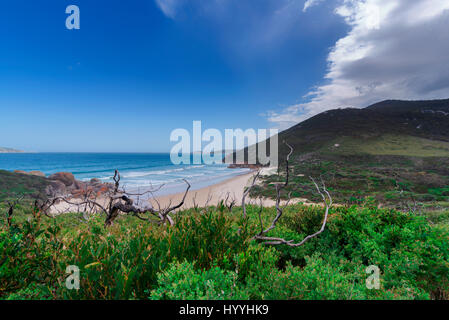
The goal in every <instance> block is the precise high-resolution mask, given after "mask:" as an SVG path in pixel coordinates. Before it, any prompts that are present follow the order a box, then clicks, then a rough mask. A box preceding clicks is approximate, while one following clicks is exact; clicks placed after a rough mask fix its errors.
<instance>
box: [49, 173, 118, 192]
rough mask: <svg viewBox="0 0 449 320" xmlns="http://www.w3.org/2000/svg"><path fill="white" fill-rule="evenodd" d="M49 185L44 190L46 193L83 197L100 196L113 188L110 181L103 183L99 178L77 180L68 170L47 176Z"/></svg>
mask: <svg viewBox="0 0 449 320" xmlns="http://www.w3.org/2000/svg"><path fill="white" fill-rule="evenodd" d="M48 180H49V181H50V185H49V186H48V187H47V189H46V192H47V194H48V195H52V196H59V197H72V198H84V197H85V196H86V195H89V196H90V197H101V196H104V195H105V194H107V193H108V192H109V191H111V190H112V189H113V188H114V185H113V184H112V183H103V182H102V181H101V180H99V179H92V180H90V181H89V182H85V181H79V180H76V179H75V176H74V175H73V174H72V173H69V172H58V173H55V174H52V175H51V176H49V177H48Z"/></svg>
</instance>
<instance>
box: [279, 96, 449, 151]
mask: <svg viewBox="0 0 449 320" xmlns="http://www.w3.org/2000/svg"><path fill="white" fill-rule="evenodd" d="M279 138H280V139H279V140H280V142H281V141H283V140H286V141H288V142H289V143H290V144H291V145H292V146H293V147H294V148H295V151H296V152H299V153H304V152H311V151H320V152H324V153H329V152H331V153H340V154H372V155H376V154H380V155H381V154H384V155H404V156H407V155H410V156H423V157H425V156H449V99H447V100H432V101H396V100H387V101H383V102H380V103H376V104H374V105H371V106H369V107H367V108H365V109H337V110H330V111H326V112H323V113H321V114H319V115H317V116H315V117H313V118H310V119H308V120H306V121H304V122H302V123H300V124H298V125H296V126H294V127H292V128H290V129H288V130H286V131H284V132H282V133H280V136H279ZM336 145H337V147H336ZM283 150H284V149H283ZM283 153H285V151H284V152H283Z"/></svg>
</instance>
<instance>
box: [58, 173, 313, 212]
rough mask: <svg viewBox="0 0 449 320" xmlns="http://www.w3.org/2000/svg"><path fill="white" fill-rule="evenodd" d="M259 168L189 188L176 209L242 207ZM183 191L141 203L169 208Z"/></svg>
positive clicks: (63, 206) (268, 202) (66, 208)
mask: <svg viewBox="0 0 449 320" xmlns="http://www.w3.org/2000/svg"><path fill="white" fill-rule="evenodd" d="M256 172H257V170H252V171H251V172H248V173H243V174H240V175H237V176H234V177H231V178H229V179H226V180H224V181H221V182H219V183H216V184H213V185H210V186H206V187H202V188H200V189H197V190H189V192H188V193H187V196H186V199H185V201H184V204H183V205H182V206H181V207H180V208H179V209H177V210H176V211H180V210H186V209H191V208H194V207H195V206H196V207H199V208H201V207H206V206H216V205H218V204H219V203H220V201H222V200H223V201H226V200H228V204H230V203H231V202H232V201H235V206H236V207H240V206H241V205H242V197H243V193H244V190H245V187H247V186H249V185H250V183H251V179H252V177H253V176H254V175H255V174H256ZM184 193H185V192H184V191H183V192H177V193H173V194H168V195H161V196H155V197H151V198H147V199H141V201H140V202H139V205H145V204H150V205H151V206H152V207H153V208H155V209H156V210H158V209H160V208H162V209H165V208H168V207H169V206H173V205H176V204H178V203H180V202H181V200H182V198H183V196H184ZM97 202H99V203H100V204H102V205H103V204H106V203H107V198H99V199H97ZM299 202H303V203H305V204H307V202H308V201H307V199H301V198H293V199H291V201H290V204H296V203H299ZM246 203H247V204H256V205H259V204H260V200H259V199H253V198H250V197H249V196H247V199H246ZM285 203H286V201H281V205H284V204H285ZM262 205H263V206H264V207H273V206H275V200H273V199H268V198H262ZM78 209H79V208H78V207H77V206H76V205H69V204H67V203H64V202H61V203H58V204H56V205H55V206H54V208H53V209H52V210H51V213H53V214H62V213H68V212H76V211H78Z"/></svg>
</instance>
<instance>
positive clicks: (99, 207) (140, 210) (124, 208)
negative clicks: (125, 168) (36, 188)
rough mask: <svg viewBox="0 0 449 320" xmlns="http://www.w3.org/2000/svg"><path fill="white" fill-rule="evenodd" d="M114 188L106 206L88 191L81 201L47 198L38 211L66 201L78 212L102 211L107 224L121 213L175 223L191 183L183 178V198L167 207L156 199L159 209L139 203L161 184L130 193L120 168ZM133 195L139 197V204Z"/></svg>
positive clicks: (37, 207) (110, 223)
mask: <svg viewBox="0 0 449 320" xmlns="http://www.w3.org/2000/svg"><path fill="white" fill-rule="evenodd" d="M113 180H114V188H113V190H112V191H110V192H109V193H108V195H107V197H106V198H107V200H106V201H105V202H106V204H107V205H106V206H105V205H103V204H101V201H98V200H97V196H96V195H94V194H92V193H91V192H86V194H85V195H84V197H83V199H82V200H81V201H73V200H70V199H69V198H66V197H53V198H50V199H48V200H45V201H44V202H43V203H38V202H37V201H36V202H35V208H36V210H35V211H36V212H43V213H44V214H46V215H47V216H49V215H48V211H49V210H50V208H51V207H53V206H54V205H55V204H56V203H60V202H65V203H67V204H69V205H71V206H73V207H76V208H77V209H78V212H80V210H81V211H83V212H84V213H86V212H95V213H98V212H101V213H104V214H105V215H106V219H105V226H106V227H107V226H110V225H112V224H113V223H114V220H115V219H116V218H117V217H118V215H119V214H120V213H124V214H131V215H133V216H135V217H137V218H138V219H140V220H142V221H148V222H156V223H159V224H162V223H167V222H168V223H169V224H170V225H173V224H174V221H173V219H172V217H171V216H170V214H171V213H172V212H174V211H175V210H177V209H179V208H180V207H182V206H183V204H184V202H185V199H186V197H187V193H188V192H189V190H190V187H191V186H190V184H189V182H188V181H187V180H183V181H184V182H185V183H186V185H187V187H186V191H185V193H184V196H183V198H182V200H181V201H180V202H179V203H178V204H176V205H173V206H172V205H171V202H170V204H169V205H168V206H167V207H166V208H161V206H160V204H159V202H158V201H157V199H154V200H155V201H156V203H157V204H158V209H155V208H153V206H145V207H141V206H139V205H138V203H139V201H140V197H142V196H144V195H147V194H150V195H152V196H153V195H154V192H156V191H158V190H160V189H161V188H162V187H163V185H161V186H159V187H158V188H156V189H151V190H149V191H146V192H143V193H129V192H126V190H124V189H120V173H119V171H118V170H115V173H114V177H113ZM132 197H136V198H137V204H136V203H135V200H133V199H132ZM145 214H148V215H150V216H149V217H144V216H143V215H145Z"/></svg>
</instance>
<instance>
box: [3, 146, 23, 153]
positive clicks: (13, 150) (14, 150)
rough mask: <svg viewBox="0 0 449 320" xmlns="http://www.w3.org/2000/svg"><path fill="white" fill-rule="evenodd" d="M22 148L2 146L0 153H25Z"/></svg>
mask: <svg viewBox="0 0 449 320" xmlns="http://www.w3.org/2000/svg"><path fill="white" fill-rule="evenodd" d="M23 152H24V151H22V150H16V149H12V148H4V147H0V153H23Z"/></svg>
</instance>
